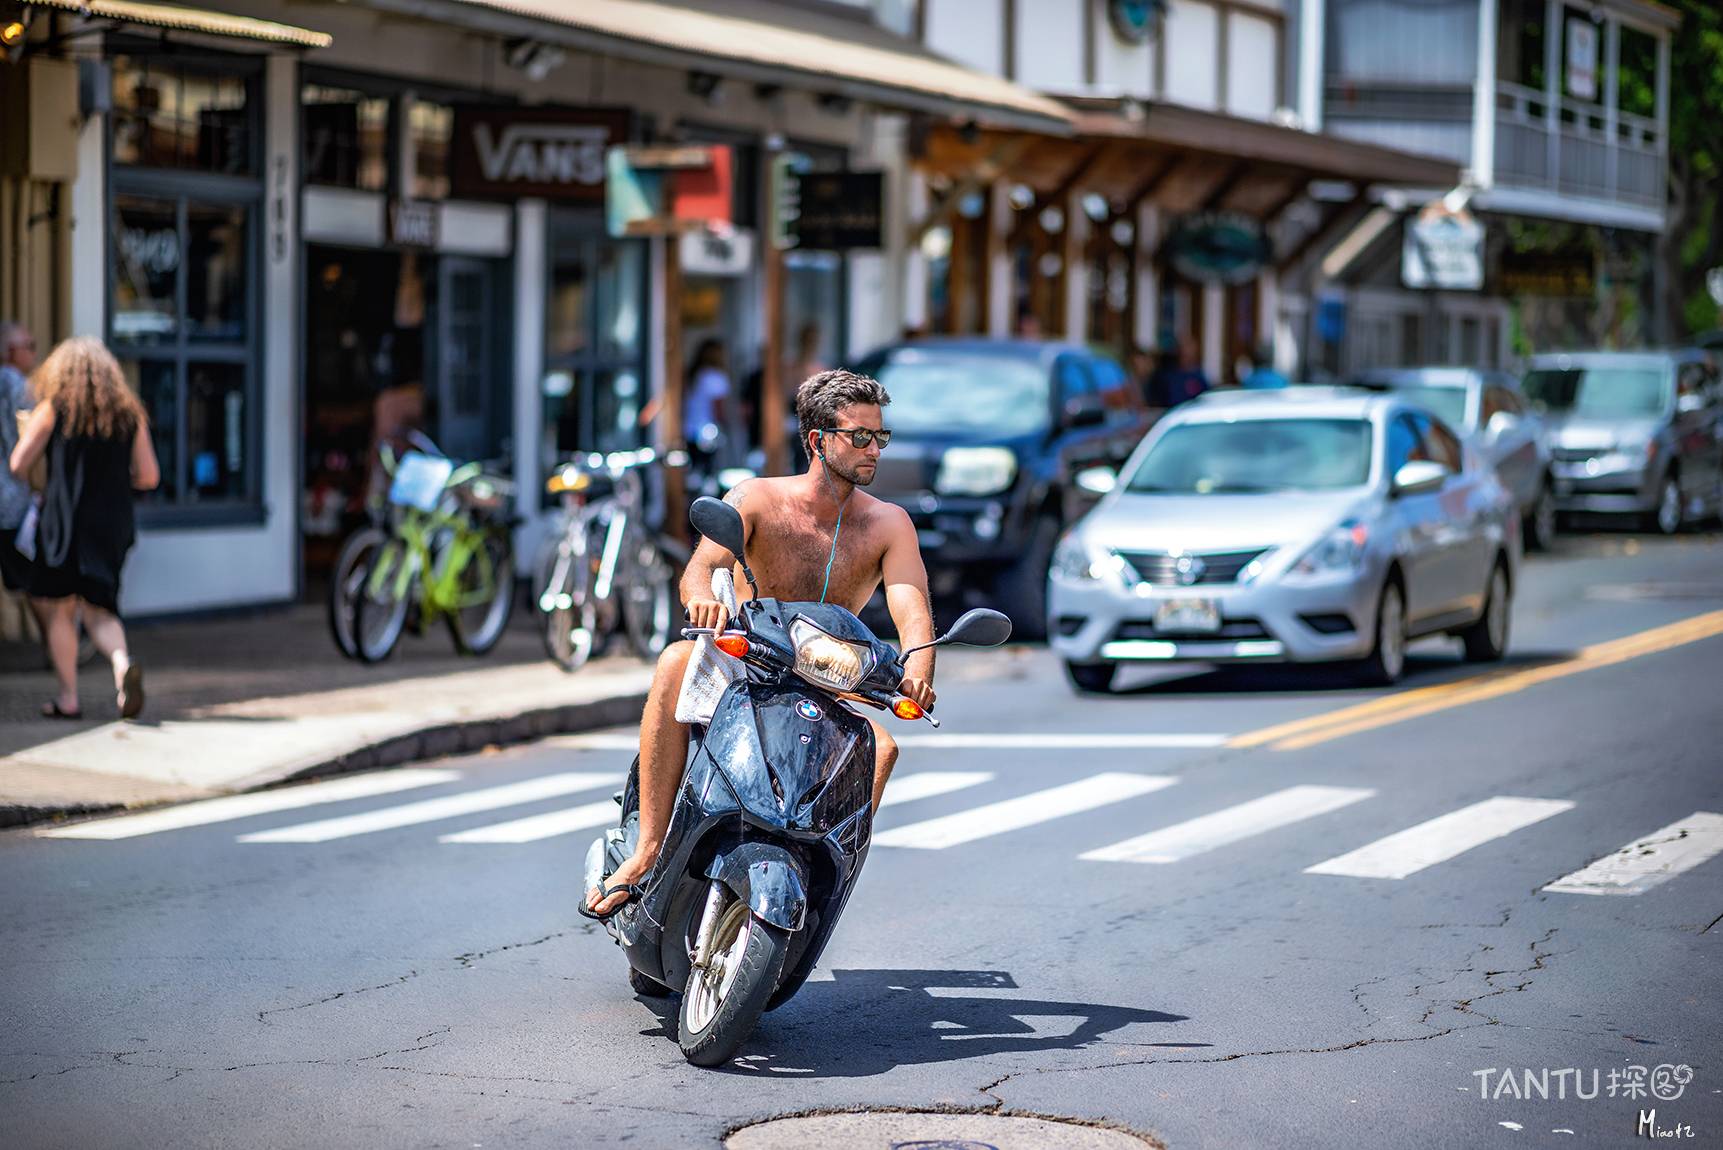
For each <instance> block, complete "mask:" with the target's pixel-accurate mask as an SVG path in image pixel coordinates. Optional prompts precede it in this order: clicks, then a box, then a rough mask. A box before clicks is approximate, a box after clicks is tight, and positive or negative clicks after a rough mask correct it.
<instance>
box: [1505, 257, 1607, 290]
mask: <svg viewBox="0 0 1723 1150" xmlns="http://www.w3.org/2000/svg"><path fill="white" fill-rule="evenodd" d="M1596 286H1597V278H1596V276H1595V275H1594V274H1593V268H1592V257H1591V256H1590V255H1586V254H1583V253H1566V252H1557V253H1546V252H1523V253H1520V254H1517V255H1516V254H1515V253H1513V252H1505V253H1503V255H1502V278H1501V284H1500V288H1499V290H1500V292H1501V294H1503V295H1508V296H1522V295H1533V296H1550V297H1556V298H1568V299H1590V298H1591V296H1592V295H1593V294H1594V293H1595V291H1596Z"/></svg>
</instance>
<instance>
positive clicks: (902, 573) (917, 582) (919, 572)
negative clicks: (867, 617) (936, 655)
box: [880, 507, 934, 708]
mask: <svg viewBox="0 0 1723 1150" xmlns="http://www.w3.org/2000/svg"><path fill="white" fill-rule="evenodd" d="M887 514H888V515H889V516H890V521H889V522H890V533H889V535H888V536H887V539H886V548H885V558H884V559H883V560H882V561H881V563H880V568H881V576H882V577H883V579H884V581H885V605H886V607H887V608H888V609H889V610H890V611H891V621H892V622H893V623H895V624H896V625H897V636H898V642H899V644H900V646H902V647H906V648H907V647H917V646H920V645H921V644H923V643H931V642H933V608H932V606H931V605H930V604H929V603H928V598H927V567H926V566H925V565H924V564H923V563H922V561H921V541H920V540H919V539H917V538H916V534H915V524H914V523H912V522H910V518H909V513H908V512H906V511H904V510H903V509H902V508H901V507H891V508H889V510H888V512H887ZM898 690H900V691H901V692H903V694H904V695H905V696H906V697H907V698H911V699H914V700H915V701H916V702H917V703H920V704H921V705H922V707H924V708H926V707H931V706H933V700H934V695H933V648H931V647H929V648H928V649H927V650H925V651H917V652H916V653H915V654H913V655H911V656H910V657H909V659H908V661H907V662H905V663H904V674H903V682H902V684H900V685H899V687H898Z"/></svg>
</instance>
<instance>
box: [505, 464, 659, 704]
mask: <svg viewBox="0 0 1723 1150" xmlns="http://www.w3.org/2000/svg"><path fill="white" fill-rule="evenodd" d="M657 459H658V457H657V454H656V453H655V452H654V451H653V450H652V449H651V448H649V447H646V448H641V449H640V450H638V451H614V452H611V453H610V454H608V455H604V454H599V453H593V454H591V455H586V456H581V457H578V458H576V459H573V460H569V461H567V462H565V463H563V464H562V465H561V466H559V467H558V468H557V469H556V470H555V471H554V472H552V473H551V476H550V478H549V479H548V480H547V481H546V483H545V490H546V491H548V492H549V493H550V494H552V495H557V496H560V497H561V499H562V503H563V509H564V511H565V512H566V515H567V519H566V522H565V524H564V527H563V531H562V534H561V535H560V536H559V537H558V538H557V539H556V541H555V543H554V544H553V545H552V546H550V547H548V548H547V549H546V550H545V552H544V553H543V555H542V556H541V559H540V562H539V564H538V572H537V577H536V578H535V579H534V580H533V588H534V600H535V602H536V603H537V605H538V609H539V611H540V612H541V613H543V615H544V647H545V653H546V654H548V655H549V656H550V658H551V660H552V661H553V662H554V663H556V665H557V666H559V667H561V668H562V669H563V670H565V671H577V670H579V669H580V668H581V667H582V666H584V665H585V664H586V661H587V660H588V659H590V658H591V657H592V655H593V654H594V653H595V652H596V651H599V650H602V649H603V648H604V647H605V646H606V644H607V643H608V641H609V639H610V637H611V636H612V635H614V634H615V633H616V632H617V631H618V630H620V631H622V632H623V633H624V634H625V635H626V636H627V638H628V642H629V645H630V646H631V647H632V648H633V649H634V652H635V653H636V654H637V655H639V656H640V657H641V658H642V659H656V658H657V657H658V655H659V654H660V653H661V652H662V651H663V650H664V648H665V647H667V646H668V645H669V644H670V641H671V639H672V637H673V635H674V627H675V620H676V616H677V602H676V590H675V580H676V569H677V568H678V567H680V566H681V565H682V564H684V563H686V562H687V559H688V556H687V554H686V553H685V550H684V549H683V548H682V547H681V545H680V544H678V543H677V542H676V541H675V540H673V539H669V538H666V537H663V536H660V535H658V534H656V533H655V532H653V531H652V530H651V529H650V528H649V527H648V526H647V525H646V521H645V508H646V484H645V480H644V474H645V469H646V468H648V467H651V466H652V465H654V464H655V463H656V462H657ZM619 590H620V594H619V593H618V592H619Z"/></svg>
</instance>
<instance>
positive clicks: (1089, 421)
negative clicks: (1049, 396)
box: [1065, 395, 1107, 427]
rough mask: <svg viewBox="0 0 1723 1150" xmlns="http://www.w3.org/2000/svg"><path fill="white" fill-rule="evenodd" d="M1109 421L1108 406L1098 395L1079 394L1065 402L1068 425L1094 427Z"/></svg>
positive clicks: (1066, 422)
mask: <svg viewBox="0 0 1723 1150" xmlns="http://www.w3.org/2000/svg"><path fill="white" fill-rule="evenodd" d="M1105 422H1107V407H1106V405H1105V404H1104V403H1102V402H1101V397H1100V396H1098V395H1079V396H1077V397H1076V398H1075V399H1070V400H1067V401H1066V402H1065V424H1066V426H1068V427H1094V426H1095V425H1096V424H1100V423H1105Z"/></svg>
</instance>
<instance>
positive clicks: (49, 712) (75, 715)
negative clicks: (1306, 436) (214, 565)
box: [42, 699, 627, 906]
mask: <svg viewBox="0 0 1723 1150" xmlns="http://www.w3.org/2000/svg"><path fill="white" fill-rule="evenodd" d="M42 717H43V718H44V719H66V720H68V721H70V722H74V723H75V722H77V721H78V720H79V719H82V718H83V717H84V712H82V711H62V710H61V709H60V700H58V699H55V700H54V701H53V702H52V703H49V704H48V705H47V706H46V707H43V708H42ZM623 905H625V906H626V905H627V904H626V903H625V904H623Z"/></svg>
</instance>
